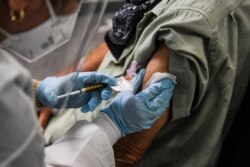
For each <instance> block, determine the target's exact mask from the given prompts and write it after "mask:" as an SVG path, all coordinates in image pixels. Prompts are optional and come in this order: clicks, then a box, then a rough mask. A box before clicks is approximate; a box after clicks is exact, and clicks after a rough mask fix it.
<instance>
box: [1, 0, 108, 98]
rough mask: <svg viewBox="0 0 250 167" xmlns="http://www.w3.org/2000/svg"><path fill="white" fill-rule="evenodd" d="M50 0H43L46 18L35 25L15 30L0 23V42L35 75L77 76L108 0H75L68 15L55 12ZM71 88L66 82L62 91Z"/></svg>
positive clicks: (39, 76)
mask: <svg viewBox="0 0 250 167" xmlns="http://www.w3.org/2000/svg"><path fill="white" fill-rule="evenodd" d="M76 1H77V0H76ZM52 2H53V1H52V0H45V4H46V7H47V9H48V10H47V11H48V13H49V18H48V19H47V20H46V21H44V22H42V23H40V24H39V25H37V26H36V27H32V28H31V29H29V30H27V31H25V32H20V33H15V34H13V33H10V32H8V30H5V29H3V28H2V27H0V33H1V34H4V36H5V39H4V40H2V41H1V42H0V45H1V47H3V48H5V49H6V50H8V51H9V52H10V53H11V55H13V57H15V58H16V59H17V60H18V61H19V62H20V63H21V64H22V65H23V66H24V67H26V68H27V69H28V70H29V71H30V73H31V75H32V78H34V79H38V80H42V79H44V78H45V77H48V76H55V75H63V74H68V73H71V72H75V73H74V76H72V77H75V78H76V77H77V75H78V72H79V71H80V68H81V64H80V62H81V61H80V60H81V58H82V57H83V56H84V55H86V53H87V52H88V51H89V50H90V44H91V41H92V40H93V36H94V34H95V32H96V31H97V28H98V26H99V23H100V21H101V19H102V16H103V13H104V11H105V7H106V5H107V0H81V1H77V4H78V6H77V9H76V10H75V11H73V12H72V13H69V14H67V15H58V14H56V13H55V9H54V8H53V5H52ZM71 88H72V86H68V87H67V86H66V87H65V89H67V90H65V92H71ZM65 100H67V99H66V98H65Z"/></svg>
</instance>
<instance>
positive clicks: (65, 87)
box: [37, 72, 116, 111]
mask: <svg viewBox="0 0 250 167" xmlns="http://www.w3.org/2000/svg"><path fill="white" fill-rule="evenodd" d="M76 74H77V73H71V74H68V75H66V76H62V77H48V78H45V79H44V80H43V81H41V82H40V83H39V85H38V88H37V96H38V99H39V101H40V102H41V103H42V104H43V105H44V106H47V107H54V108H60V107H65V108H80V107H81V110H82V111H87V110H88V111H93V110H94V109H95V108H96V107H97V106H98V105H99V104H100V103H101V101H102V100H107V99H109V98H110V97H111V94H112V90H111V88H110V87H109V86H113V85H115V84H116V81H115V79H114V78H113V77H110V76H107V75H104V74H102V73H97V72H80V73H79V74H78V75H76ZM97 83H104V84H106V85H107V87H105V88H103V89H100V90H96V91H92V92H89V93H85V94H78V95H73V96H69V97H68V98H67V97H66V98H63V99H58V98H57V96H58V95H62V94H65V93H69V92H71V91H76V90H79V89H81V88H83V87H84V86H87V85H92V84H97ZM65 99H66V100H67V99H68V100H67V102H66V105H65V104H64V101H65ZM63 105H65V106H63Z"/></svg>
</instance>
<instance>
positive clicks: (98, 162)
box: [45, 113, 121, 167]
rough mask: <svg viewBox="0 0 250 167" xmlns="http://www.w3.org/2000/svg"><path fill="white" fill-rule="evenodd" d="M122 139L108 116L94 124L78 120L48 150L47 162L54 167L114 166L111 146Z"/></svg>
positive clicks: (103, 116) (104, 115)
mask: <svg viewBox="0 0 250 167" xmlns="http://www.w3.org/2000/svg"><path fill="white" fill-rule="evenodd" d="M120 137H121V134H120V132H119V130H118V129H117V127H116V126H115V125H114V124H113V123H112V121H111V120H110V119H109V118H108V116H107V115H106V114H104V113H101V116H100V117H99V118H98V119H97V120H95V121H94V122H93V123H90V122H87V121H84V120H81V121H78V122H77V123H76V124H75V125H74V126H73V127H72V128H71V129H70V130H69V131H68V132H67V133H66V134H65V135H64V136H63V137H62V138H60V139H59V140H57V141H56V142H55V143H54V144H52V145H51V146H49V147H46V148H45V162H46V164H48V165H51V166H54V167H55V166H69V167H80V166H81V167H82V166H93V167H99V166H100V167H103V166H105V167H114V166H115V161H114V152H113V148H112V145H113V144H114V143H115V142H116V141H117V140H118V139H119V138H120Z"/></svg>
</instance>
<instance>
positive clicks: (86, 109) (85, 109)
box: [81, 104, 90, 113]
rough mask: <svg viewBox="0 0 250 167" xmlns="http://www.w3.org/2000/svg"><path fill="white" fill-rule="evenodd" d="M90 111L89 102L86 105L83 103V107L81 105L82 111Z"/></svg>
mask: <svg viewBox="0 0 250 167" xmlns="http://www.w3.org/2000/svg"><path fill="white" fill-rule="evenodd" d="M89 111H90V109H89V105H88V104H85V105H83V106H82V107H81V112H82V113H87V112H89Z"/></svg>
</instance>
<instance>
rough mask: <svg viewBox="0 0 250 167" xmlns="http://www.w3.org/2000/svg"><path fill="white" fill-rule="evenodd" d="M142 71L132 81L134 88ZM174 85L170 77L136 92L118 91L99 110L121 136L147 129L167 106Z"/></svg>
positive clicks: (139, 82)
mask: <svg viewBox="0 0 250 167" xmlns="http://www.w3.org/2000/svg"><path fill="white" fill-rule="evenodd" d="M142 73H144V72H143V71H140V73H139V74H138V76H136V78H135V80H134V81H133V82H134V83H133V85H135V86H136V87H135V88H136V89H138V88H139V86H138V85H140V84H141V81H142V79H141V74H142ZM174 85H175V84H174V82H173V81H172V80H171V79H169V78H164V79H162V80H160V81H158V82H156V83H153V84H151V85H149V86H148V87H147V88H145V89H144V90H143V91H141V92H139V93H138V94H133V93H132V92H120V93H119V94H117V96H116V97H115V98H114V99H113V100H112V101H111V103H110V104H109V105H108V106H107V107H105V108H104V109H103V110H101V112H104V113H106V114H107V115H108V116H109V118H110V119H111V120H112V121H113V122H114V123H115V125H116V126H117V127H118V128H119V130H120V132H121V134H122V135H123V136H125V135H127V134H130V133H134V132H138V131H141V130H143V129H148V128H150V127H151V126H152V125H153V124H154V122H155V121H156V120H157V119H158V118H159V117H160V116H161V115H162V113H163V112H164V111H166V109H167V108H168V107H169V102H170V100H171V97H172V92H173V89H174ZM134 92H135V91H134Z"/></svg>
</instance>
